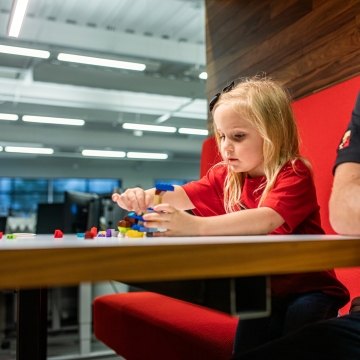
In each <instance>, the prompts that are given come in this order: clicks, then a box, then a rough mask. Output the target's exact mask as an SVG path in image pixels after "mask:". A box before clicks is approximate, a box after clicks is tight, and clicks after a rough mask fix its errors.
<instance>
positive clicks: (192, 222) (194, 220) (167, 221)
mask: <svg viewBox="0 0 360 360" xmlns="http://www.w3.org/2000/svg"><path fill="white" fill-rule="evenodd" d="M154 211H155V212H152V213H147V214H144V215H143V218H144V226H146V227H149V228H165V229H166V231H164V232H156V233H154V236H189V235H190V236H196V235H200V223H201V218H200V217H197V216H193V215H190V214H188V213H187V212H185V211H182V210H177V209H175V208H174V207H172V206H171V205H169V204H159V205H156V206H155V207H154Z"/></svg>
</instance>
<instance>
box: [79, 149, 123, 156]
mask: <svg viewBox="0 0 360 360" xmlns="http://www.w3.org/2000/svg"><path fill="white" fill-rule="evenodd" d="M81 154H82V155H83V156H95V157H109V158H124V157H125V155H126V154H125V152H124V151H110V150H90V149H85V150H83V151H82V152H81Z"/></svg>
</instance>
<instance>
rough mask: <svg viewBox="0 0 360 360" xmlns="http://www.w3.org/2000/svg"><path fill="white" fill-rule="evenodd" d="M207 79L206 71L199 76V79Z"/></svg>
mask: <svg viewBox="0 0 360 360" xmlns="http://www.w3.org/2000/svg"><path fill="white" fill-rule="evenodd" d="M207 78H208V74H207V72H206V71H203V72H202V73H200V74H199V79H201V80H206V79H207Z"/></svg>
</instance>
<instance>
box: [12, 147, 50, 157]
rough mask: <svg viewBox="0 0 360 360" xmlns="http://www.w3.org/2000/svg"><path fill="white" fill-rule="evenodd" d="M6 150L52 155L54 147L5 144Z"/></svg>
mask: <svg viewBox="0 0 360 360" xmlns="http://www.w3.org/2000/svg"><path fill="white" fill-rule="evenodd" d="M5 151H6V152H9V153H21V154H40V155H51V154H53V153H54V149H51V148H40V147H39V148H36V147H27V146H5Z"/></svg>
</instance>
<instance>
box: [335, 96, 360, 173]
mask: <svg viewBox="0 0 360 360" xmlns="http://www.w3.org/2000/svg"><path fill="white" fill-rule="evenodd" d="M344 162H356V163H360V93H359V94H358V97H357V101H356V104H355V107H354V110H353V112H352V115H351V121H350V123H349V126H348V128H347V129H346V131H345V133H344V135H343V137H342V139H341V141H340V144H339V147H338V149H337V157H336V161H335V166H334V168H333V171H335V169H336V166H338V165H340V164H342V163H344Z"/></svg>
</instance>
